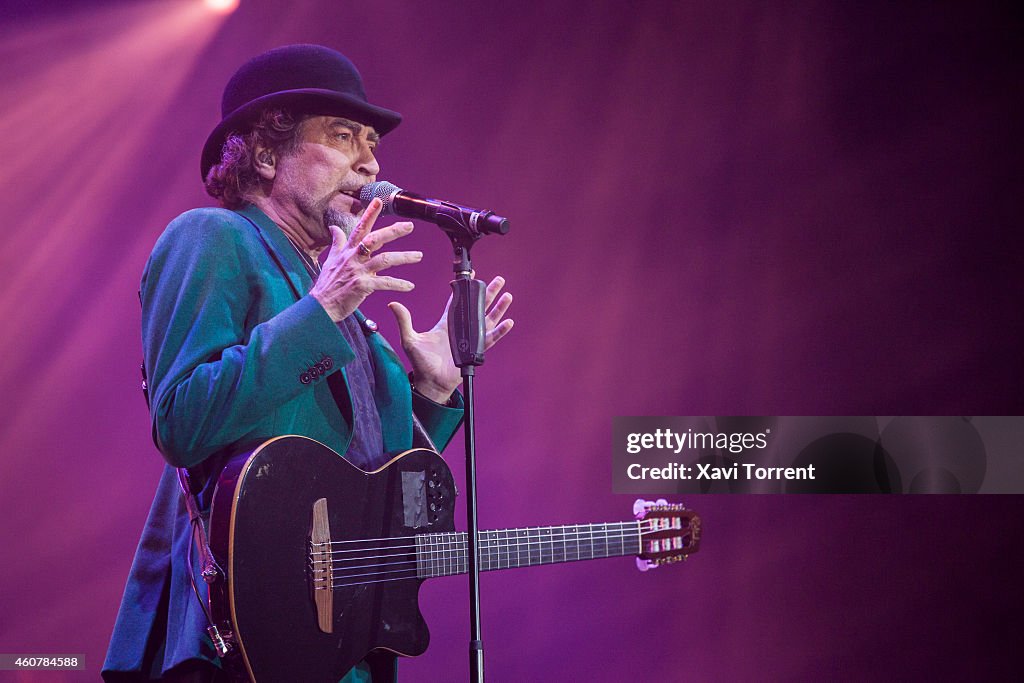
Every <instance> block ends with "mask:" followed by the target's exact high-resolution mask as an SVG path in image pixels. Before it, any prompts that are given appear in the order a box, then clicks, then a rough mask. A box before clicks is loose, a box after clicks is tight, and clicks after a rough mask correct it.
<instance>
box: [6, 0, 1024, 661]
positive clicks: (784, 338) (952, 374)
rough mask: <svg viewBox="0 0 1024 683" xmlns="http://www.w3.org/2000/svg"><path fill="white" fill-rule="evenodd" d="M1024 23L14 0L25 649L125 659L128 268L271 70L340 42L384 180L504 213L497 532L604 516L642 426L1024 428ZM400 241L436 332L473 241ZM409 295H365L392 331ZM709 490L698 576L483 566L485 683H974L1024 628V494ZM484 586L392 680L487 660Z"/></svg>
mask: <svg viewBox="0 0 1024 683" xmlns="http://www.w3.org/2000/svg"><path fill="white" fill-rule="evenodd" d="M1010 6H1011V5H1010V3H1005V4H1001V5H999V4H992V5H987V6H984V7H982V6H977V7H976V6H974V4H973V3H970V4H969V3H961V4H959V5H946V4H935V3H922V4H918V5H901V6H900V7H896V8H894V7H889V6H888V3H885V4H881V5H880V6H878V7H874V8H866V7H865V5H864V4H862V3H842V2H832V3H779V4H778V5H776V4H775V3H772V4H770V5H769V6H765V4H764V3H760V2H753V1H751V2H729V3H704V4H703V5H694V6H690V5H688V4H683V3H650V2H634V3H629V4H628V5H627V3H585V2H575V3H573V2H563V1H547V2H527V3H506V4H505V5H504V6H499V5H498V4H497V3H479V4H470V3H443V4H437V3H420V2H413V1H408V2H387V3H339V2H328V1H326V0H324V1H322V2H303V3H294V6H293V7H292V8H291V9H289V10H288V11H287V12H283V11H282V10H281V9H280V8H281V7H283V5H282V3H278V2H253V1H250V2H244V1H243V3H242V7H241V8H240V9H239V10H238V11H237V12H236V13H235V14H233V15H231V16H229V17H227V18H224V17H219V16H215V15H213V14H210V13H209V12H207V11H206V10H204V9H202V7H201V6H200V5H199V3H198V2H192V1H189V2H150V3H139V2H130V3H129V2H105V3H101V2H91V3H86V2H72V3H63V6H61V3H45V8H43V9H32V8H31V7H30V3H28V2H14V3H10V2H8V3H5V8H4V10H3V23H2V25H0V26H2V28H0V83H3V86H2V89H3V93H2V95H0V97H2V104H3V107H2V109H0V137H2V139H3V140H4V150H5V152H4V158H3V163H2V164H0V181H2V186H3V188H4V189H3V194H2V199H0V202H2V215H3V218H4V228H3V234H4V246H3V250H2V257H0V258H2V267H0V272H2V273H3V279H4V285H3V288H2V292H0V301H2V304H0V306H2V317H0V319H2V320H3V323H4V333H3V335H2V338H0V349H2V353H0V357H2V358H3V359H4V363H3V364H2V365H0V382H2V385H0V388H2V391H3V394H2V395H3V397H4V406H3V411H2V413H0V462H2V469H0V472H2V475H0V514H2V518H3V522H2V524H0V548H2V553H3V558H4V559H3V563H2V564H0V567H2V568H0V615H2V616H0V652H13V653H27V652H36V653H41V652H47V653H84V654H85V656H86V658H87V662H88V664H89V667H90V670H91V671H93V672H95V671H98V668H99V664H100V662H101V660H102V657H103V653H104V651H105V647H106V641H107V638H108V636H109V633H110V629H111V627H112V624H113V619H114V615H115V612H116V608H117V603H118V601H119V599H120V595H121V590H122V587H123V583H124V579H125V576H126V574H127V571H128V567H129V563H130V560H131V556H132V552H133V550H134V547H135V543H136V541H137V538H138V534H139V531H140V530H141V526H142V522H143V520H144V518H145V515H146V512H147V510H148V506H149V503H150V499H151V494H152V491H153V489H154V487H155V483H156V479H157V476H158V473H159V471H160V468H161V464H162V463H161V459H160V457H159V455H158V454H157V452H156V451H155V449H154V447H153V446H152V444H151V442H150V438H149V428H148V418H147V415H146V411H145V408H144V405H143V401H142V397H141V396H140V394H139V391H138V379H139V377H138V362H139V359H140V356H141V348H140V342H139V306H138V300H137V298H136V289H137V286H138V278H139V275H140V273H141V271H142V266H143V263H144V262H145V259H146V256H147V255H148V253H149V250H150V248H151V247H152V245H153V242H154V240H155V239H156V237H157V235H159V233H160V231H161V230H162V229H163V227H164V225H165V224H166V223H167V222H168V221H169V220H170V219H171V218H172V217H174V216H175V215H177V214H178V213H179V212H181V211H183V210H186V209H188V208H191V207H193V206H196V205H207V204H209V200H208V198H207V197H206V196H205V194H204V192H203V190H202V187H201V185H200V183H199V178H198V157H199V150H200V148H201V145H202V143H203V141H204V140H205V137H206V135H207V133H208V132H209V131H210V129H211V128H212V126H213V125H214V124H215V123H216V121H217V120H218V117H217V113H218V108H219V101H220V92H221V89H222V88H223V85H224V83H225V82H226V80H227V79H228V77H229V76H230V75H231V73H232V72H233V71H234V69H235V68H236V67H237V66H238V65H239V64H240V63H241V62H242V61H244V59H246V58H248V57H249V56H252V55H253V54H255V53H257V52H260V51H262V50H264V49H269V48H271V47H275V46H278V45H281V44H285V43H290V42H321V43H325V44H328V45H331V46H333V47H336V48H338V49H340V50H341V51H343V52H345V53H346V54H348V55H349V56H350V57H351V58H352V59H353V60H354V61H355V62H356V63H357V64H358V65H359V67H360V69H361V70H362V73H363V76H364V78H365V80H366V83H367V89H368V92H369V95H370V98H371V100H373V101H375V102H377V103H380V104H382V105H384V106H388V107H392V108H394V109H397V110H399V111H401V112H402V113H403V114H404V115H405V117H406V121H405V123H403V125H402V126H401V127H399V128H398V129H397V131H395V132H394V133H393V134H391V135H389V136H388V137H387V139H386V140H385V142H384V145H383V147H382V149H381V154H380V161H381V165H382V168H383V172H382V177H383V178H387V179H390V180H393V181H394V182H396V183H398V184H399V185H403V186H405V187H409V188H412V189H414V190H416V191H419V192H422V193H424V194H428V195H434V196H440V197H445V198H451V199H454V200H460V201H463V202H465V203H468V204H477V205H484V206H491V207H493V208H494V209H496V210H498V211H500V212H502V213H504V214H506V215H508V216H510V217H511V218H512V225H513V229H512V232H511V233H510V234H509V235H508V236H507V237H504V238H500V239H498V238H493V239H488V240H486V241H485V242H483V243H481V244H480V245H479V246H478V247H477V249H476V250H475V253H474V256H475V263H476V265H477V268H478V270H479V272H480V275H481V276H482V277H485V278H487V277H489V276H490V275H492V274H494V273H501V274H504V275H505V276H506V277H507V279H508V281H509V285H508V286H509V289H510V290H511V291H513V292H514V294H515V296H516V303H515V304H514V305H513V309H512V314H513V317H514V318H515V319H516V328H515V330H514V332H513V333H512V334H511V335H510V336H509V337H508V338H507V340H506V341H504V342H503V343H502V344H501V345H500V347H498V348H496V349H495V350H494V351H492V352H491V353H489V354H488V360H487V365H486V366H485V367H484V369H483V371H482V373H481V375H480V379H479V388H478V393H479V397H478V403H479V409H480V416H481V424H480V427H479V441H480V445H481V449H480V450H481V453H480V457H481V464H480V482H481V485H480V496H481V500H482V504H481V512H480V518H481V524H482V526H483V527H485V528H493V527H507V526H523V525H538V524H553V523H561V522H580V521H607V520H617V519H625V518H626V517H628V516H629V512H630V508H631V505H632V498H631V497H627V496H615V495H613V494H611V472H610V455H611V453H610V443H611V419H612V417H613V416H615V415H715V414H718V415H737V414H758V415H764V414H771V415H801V414H807V415H828V414H838V415H851V414H864V415H914V414H922V415H930V414H965V413H966V414H971V415H999V414H1021V413H1022V412H1024V411H1022V403H1024V399H1022V393H1021V380H1022V375H1024V373H1022V360H1021V353H1020V346H1021V337H1022V335H1021V326H1022V325H1021V322H1022V320H1021V313H1020V300H1021V298H1022V297H1021V295H1022V291H1021V290H1022V278H1021V266H1022V263H1021V261H1022V257H1021V241H1022V240H1021V238H1020V236H1019V228H1020V221H1019V218H1018V216H1019V208H1018V207H1019V196H1020V190H1021V187H1020V186H1021V177H1022V176H1021V159H1022V158H1024V157H1022V155H1021V149H1020V144H1019V130H1020V108H1019V106H1017V103H1018V101H1019V99H1020V95H1021V92H1020V91H1021V83H1022V79H1021V75H1022V70H1021V53H1020V50H1019V48H1017V47H1015V45H1014V42H1015V41H1017V40H1019V37H1020V35H1021V28H1022V27H1021V23H1022V22H1021V15H1020V12H1019V10H1012V9H1009V8H1010ZM408 247H409V248H422V249H424V250H425V251H426V252H427V257H426V258H425V259H424V262H423V263H421V264H418V265H417V266H415V267H408V270H407V271H406V272H405V276H407V277H410V278H411V279H414V280H415V281H416V282H417V283H419V286H418V288H417V290H416V291H415V292H414V293H413V294H411V295H408V296H407V297H406V298H404V299H403V301H406V302H407V303H408V304H409V305H410V308H412V309H413V313H414V321H415V322H416V323H417V324H418V325H419V326H423V325H427V324H431V323H433V320H434V316H436V315H437V313H438V312H439V307H440V304H441V302H442V301H443V298H444V297H445V295H446V292H447V280H448V279H449V273H450V270H449V265H448V245H447V241H446V240H445V239H444V238H443V236H442V235H441V233H440V232H438V231H436V229H434V228H432V227H431V226H429V225H426V224H422V225H419V226H418V227H417V231H416V233H415V234H414V235H413V236H411V237H410V238H408ZM386 301H387V299H386V298H384V297H382V298H380V299H376V298H374V299H373V300H371V301H370V302H368V303H367V305H366V306H365V310H366V312H367V313H368V314H369V315H370V316H371V317H373V318H375V319H377V320H378V321H379V322H381V323H382V327H383V329H384V331H385V332H386V333H387V335H388V337H389V338H390V339H392V340H393V341H395V340H396V336H395V334H394V323H393V320H392V319H391V317H390V314H389V313H388V311H387V310H386V309H385V308H384V304H385V303H386ZM456 443H458V442H456ZM448 459H449V461H450V463H452V465H453V469H454V470H455V471H456V476H457V477H458V478H459V479H460V480H461V478H462V477H461V474H460V472H461V470H462V466H461V464H460V463H461V458H460V455H459V453H458V449H457V448H455V449H452V450H450V451H449V453H448ZM686 502H688V503H689V504H691V505H692V506H693V507H695V508H696V509H698V510H699V512H700V513H701V514H702V516H703V518H704V521H705V527H706V535H705V541H704V547H703V550H702V551H701V553H700V554H699V555H697V556H695V557H693V558H692V560H691V561H689V562H687V563H686V564H685V565H682V566H674V567H670V568H665V569H660V570H658V571H656V572H652V573H648V574H644V575H641V574H639V573H638V572H637V571H636V570H635V568H634V566H633V562H632V560H630V559H621V558H620V559H617V560H608V561H604V562H594V563H581V564H574V565H563V566H557V567H546V568H538V569H532V570H523V571H521V572H503V573H496V574H489V575H486V576H485V577H484V578H483V582H482V583H483V590H484V609H483V615H484V634H485V642H486V647H487V655H486V656H487V665H486V666H487V671H488V674H489V678H490V679H491V680H495V681H516V680H538V679H543V680H570V679H575V680H594V681H612V680H677V679H684V678H691V679H696V680H731V679H736V678H742V679H778V678H787V679H811V680H818V679H822V678H830V677H839V678H864V677H871V678H887V679H911V678H917V677H919V676H942V677H948V678H954V679H955V678H975V677H983V676H984V675H985V674H986V673H988V674H992V673H996V672H998V671H1000V670H1001V666H1002V665H1003V664H1004V663H1005V662H1007V661H1008V659H1009V653H1008V649H1009V647H1010V644H1011V643H1016V644H1017V645H1019V640H1020V636H1021V629H1020V627H1019V623H1020V619H1019V613H1020V608H1021V606H1022V602H1024V601H1022V599H1021V598H1022V596H1021V590H1022V589H1021V587H1020V580H1019V579H1020V570H1019V565H1018V563H1017V562H1016V561H1015V560H1014V555H1019V552H1016V553H1015V549H1016V547H1017V546H1019V543H1020V539H1021V537H1022V535H1021V532H1022V531H1024V529H1022V527H1024V521H1022V519H1024V515H1022V514H1021V505H1020V499H1019V498H1017V497H1010V496H1007V497H985V496H974V497H968V496H964V497H955V498H953V497H933V498H925V497H914V498H897V497H890V498H883V497H860V498H857V497H838V496H837V497H807V498H798V497H755V496H720V497H714V496H705V497H701V496H690V497H688V498H687V499H686ZM465 593H466V589H465V586H464V582H463V581H462V580H461V579H455V578H448V579H440V580H436V581H432V582H428V583H426V584H425V585H424V588H423V590H422V606H423V611H424V613H425V615H426V618H427V620H428V622H429V623H430V625H431V628H432V634H433V641H432V645H431V647H430V649H429V650H428V652H427V653H426V654H425V655H424V656H422V657H420V658H419V659H417V660H412V661H408V662H404V663H403V664H402V667H401V668H402V671H403V679H404V680H425V681H426V680H461V679H464V678H465V677H466V672H467V669H468V667H467V657H466V641H467V638H468V625H467V617H466V609H465V607H464V601H465ZM1017 645H1015V646H1014V647H1016V646H1017ZM538 672H540V673H538ZM0 676H3V674H0ZM22 680H34V679H32V678H31V677H29V676H26V677H23V679H22ZM39 680H46V681H57V680H78V679H77V678H75V676H74V675H72V674H68V675H67V676H66V677H65V678H64V679H62V678H61V676H60V675H59V674H46V675H45V678H44V677H43V676H40V677H39Z"/></svg>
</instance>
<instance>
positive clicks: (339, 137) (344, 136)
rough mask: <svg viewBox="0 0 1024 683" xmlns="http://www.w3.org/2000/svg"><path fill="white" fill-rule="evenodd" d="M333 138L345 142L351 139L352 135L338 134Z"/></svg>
mask: <svg viewBox="0 0 1024 683" xmlns="http://www.w3.org/2000/svg"><path fill="white" fill-rule="evenodd" d="M335 137H337V138H338V139H339V140H346V141H347V140H351V139H352V133H338V134H337V135H336V136H335Z"/></svg>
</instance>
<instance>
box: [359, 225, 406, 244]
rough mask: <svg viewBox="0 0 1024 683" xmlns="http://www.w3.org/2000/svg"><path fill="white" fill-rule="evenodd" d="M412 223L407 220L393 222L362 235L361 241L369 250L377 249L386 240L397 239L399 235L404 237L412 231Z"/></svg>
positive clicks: (385, 242) (386, 241)
mask: <svg viewBox="0 0 1024 683" xmlns="http://www.w3.org/2000/svg"><path fill="white" fill-rule="evenodd" d="M412 228H413V225H412V223H409V222H408V221H403V222H401V223H395V224H394V225H389V226H387V227H386V228H381V229H380V230H374V231H373V232H371V233H370V234H369V235H367V236H366V237H364V238H363V239H362V240H361V241H362V243H363V244H365V245H366V248H367V249H369V250H370V251H377V250H378V249H380V248H381V247H383V246H384V245H385V244H387V243H388V242H392V241H394V240H397V239H398V238H399V237H404V236H405V235H408V234H409V233H410V232H412Z"/></svg>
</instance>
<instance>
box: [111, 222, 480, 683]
mask: <svg viewBox="0 0 1024 683" xmlns="http://www.w3.org/2000/svg"><path fill="white" fill-rule="evenodd" d="M311 287H312V281H311V279H310V277H309V275H308V273H307V272H306V270H305V267H304V266H303V264H302V261H301V259H300V258H299V255H298V253H297V252H296V251H295V249H294V248H293V247H292V245H291V243H290V242H289V241H288V238H287V237H286V236H285V235H284V233H283V232H282V231H281V230H280V228H278V227H277V226H276V225H275V224H274V223H273V222H272V221H271V220H270V219H269V218H267V216H266V215H265V214H264V213H263V212H261V211H260V210H259V209H257V208H255V207H254V206H247V207H245V208H243V209H241V210H239V211H237V212H236V211H228V210H226V209H195V210H192V211H188V212H186V213H184V214H182V215H181V216H179V217H178V218H176V219H175V220H174V221H172V222H171V224H170V225H168V226H167V229H166V230H165V231H164V233H163V234H162V235H161V236H160V238H159V239H158V240H157V243H156V246H155V247H154V248H153V253H152V254H151V255H150V258H149V261H148V262H147V264H146V268H145V271H144V273H143V276H142V288H141V292H140V293H141V298H142V342H143V350H144V362H145V367H146V371H147V375H148V378H149V397H150V414H151V417H152V430H153V439H154V441H155V443H156V445H157V447H158V448H159V450H160V452H161V453H162V454H163V456H164V458H165V459H166V460H167V463H168V465H167V466H166V467H165V469H164V473H163V475H162V477H161V479H160V483H159V484H158V486H157V492H156V497H155V499H154V501H153V506H152V508H151V510H150V513H149V518H148V519H147V521H146V526H145V528H144V530H143V533H142V538H141V540H140V542H139V547H138V550H137V551H136V554H135V559H134V561H133V563H132V568H131V572H130V574H129V577H128V583H127V586H126V587H125V593H124V599H123V600H122V603H121V608H120V610H119V612H118V615H117V621H116V623H115V626H114V633H113V636H112V638H111V642H110V648H109V650H108V651H107V659H106V662H105V663H104V666H103V671H104V675H105V676H107V675H108V672H139V674H140V675H141V676H142V677H143V680H145V679H146V678H147V677H149V676H153V677H156V676H159V675H160V674H161V673H162V672H163V671H166V670H167V669H170V668H171V667H173V666H176V665H177V664H180V663H181V662H183V661H185V660H187V659H194V658H200V659H208V660H211V661H212V660H214V654H213V651H212V647H211V646H210V643H209V640H208V639H207V638H206V635H205V628H206V620H205V616H204V614H203V611H202V608H201V607H200V605H199V603H198V601H197V600H196V597H195V595H194V594H193V593H192V589H191V586H190V583H189V579H188V574H187V572H186V567H185V557H186V550H187V549H188V544H189V540H190V539H189V537H190V534H189V524H188V515H187V513H186V512H185V508H184V505H183V503H182V500H181V493H180V491H179V489H178V485H177V481H176V478H175V471H174V468H175V467H188V468H190V471H191V473H192V476H193V479H194V480H198V482H199V485H200V486H202V488H203V491H202V493H201V494H200V503H201V505H202V506H203V507H204V508H207V507H208V505H209V500H210V496H211V495H212V491H213V486H214V485H215V483H216V478H217V474H218V473H219V471H220V468H221V467H222V466H223V464H224V462H225V461H226V460H227V458H229V457H231V456H233V455H236V454H238V453H242V452H244V451H247V450H252V449H253V448H255V447H256V446H258V445H259V444H260V443H262V442H263V441H265V440H267V439H269V438H272V437H275V436H280V435H283V434H300V435H303V436H308V437H310V438H313V439H316V440H317V441H320V442H321V443H324V444H326V445H328V446H330V447H331V448H333V449H334V450H335V451H337V452H338V453H345V451H346V449H347V447H348V444H349V441H350V440H351V438H352V429H351V425H352V404H351V398H350V395H349V393H348V382H347V379H346V381H345V383H344V386H345V392H344V395H339V392H337V391H334V392H332V391H331V388H330V387H329V386H328V382H327V379H326V378H327V376H329V375H330V374H332V373H334V372H340V373H342V377H345V366H346V365H347V364H348V363H349V362H351V361H352V360H354V358H355V354H354V352H353V350H352V348H351V347H350V346H349V344H348V342H347V341H346V340H345V338H344V336H343V335H342V333H341V331H340V330H339V329H338V328H337V326H336V325H335V324H334V323H333V322H332V321H331V319H330V316H328V315H327V313H326V312H325V311H324V309H323V308H322V307H321V306H320V304H319V303H318V302H317V301H316V300H315V299H313V298H312V297H311V296H309V295H307V294H306V292H308V291H309V289H310V288H311ZM355 315H356V316H357V319H358V320H359V321H360V323H365V318H363V316H362V314H361V313H359V312H358V311H357V312H356V314H355ZM369 327H372V326H367V325H365V324H364V325H363V328H364V330H366V333H367V343H368V345H369V348H370V354H371V357H372V359H373V365H374V381H375V383H376V388H375V393H374V400H375V403H376V405H377V411H378V413H379V414H380V417H381V427H382V436H383V441H384V448H385V450H386V451H387V452H388V453H391V454H395V453H400V452H402V451H404V450H407V449H409V448H410V447H411V446H412V412H413V411H415V412H416V415H417V417H419V419H420V421H421V422H422V423H423V425H424V427H425V428H426V430H427V432H428V433H429V434H430V436H431V438H432V439H433V441H434V443H436V444H437V445H438V447H439V448H444V446H445V445H446V444H447V443H448V441H449V440H450V439H451V437H452V435H453V434H454V433H455V430H456V429H458V427H459V424H460V422H461V420H462V405H461V398H459V397H458V396H457V397H456V406H455V407H446V406H441V405H439V404H437V403H434V402H433V401H430V400H429V399H427V398H424V397H422V396H420V395H418V394H413V393H412V392H411V390H410V388H409V381H408V379H407V377H406V373H405V369H404V368H403V367H402V364H401V362H400V361H399V359H398V357H397V355H396V354H395V352H394V350H393V349H392V348H391V346H390V345H389V344H388V343H387V341H386V340H385V339H384V338H383V337H382V336H381V335H379V334H377V333H376V332H372V331H370V329H368V328H369ZM192 555H193V558H192V559H193V565H194V567H193V569H195V568H196V567H198V561H199V557H198V553H196V552H193V553H192ZM197 575H198V574H197ZM198 583H199V585H200V587H201V589H202V588H205V585H204V584H203V582H202V581H199V582H198ZM111 677H115V676H111Z"/></svg>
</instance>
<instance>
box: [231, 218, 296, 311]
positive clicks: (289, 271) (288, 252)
mask: <svg viewBox="0 0 1024 683" xmlns="http://www.w3.org/2000/svg"><path fill="white" fill-rule="evenodd" d="M235 213H237V214H239V215H241V216H244V217H245V218H248V219H249V220H250V221H251V222H252V224H253V225H255V226H256V229H257V230H259V232H260V235H261V236H262V237H263V241H264V242H265V243H266V244H267V246H268V247H269V248H270V250H271V251H272V252H273V253H272V254H271V255H272V256H274V257H275V260H276V261H277V263H278V265H280V266H281V269H282V270H283V271H284V275H285V277H287V278H288V281H289V282H290V283H291V285H292V289H293V290H295V293H296V294H297V295H298V298H300V299H301V298H302V296H303V295H305V293H306V292H308V291H309V290H310V288H311V287H312V286H313V280H312V279H311V278H310V277H309V273H308V272H306V265H305V264H304V263H303V262H302V257H301V256H299V252H298V251H296V250H295V247H294V246H293V245H292V243H291V240H289V239H288V236H287V235H285V234H284V231H283V230H281V228H280V227H279V226H278V225H277V223H275V222H274V221H272V220H270V218H269V217H268V216H267V214H265V213H263V211H261V210H260V209H259V208H257V207H256V205H255V204H246V205H245V206H243V207H242V208H240V209H236V210H235Z"/></svg>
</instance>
